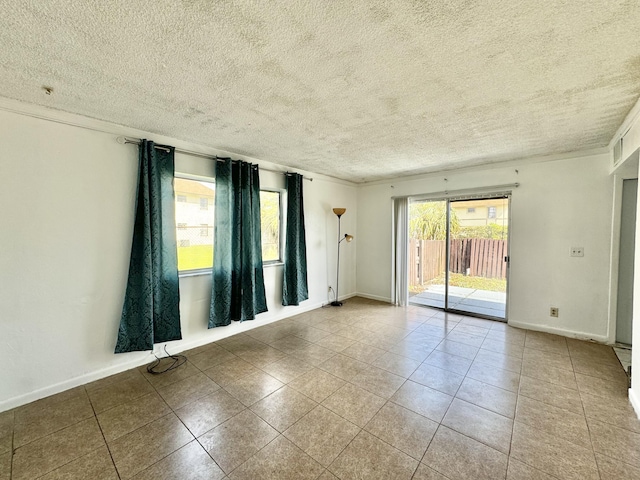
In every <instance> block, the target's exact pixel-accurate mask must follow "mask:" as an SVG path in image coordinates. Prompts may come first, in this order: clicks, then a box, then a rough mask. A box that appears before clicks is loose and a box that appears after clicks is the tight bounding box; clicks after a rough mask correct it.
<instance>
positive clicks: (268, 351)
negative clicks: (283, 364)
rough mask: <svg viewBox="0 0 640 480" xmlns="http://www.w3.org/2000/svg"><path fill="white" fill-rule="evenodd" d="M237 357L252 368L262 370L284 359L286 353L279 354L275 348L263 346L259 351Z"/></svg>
mask: <svg viewBox="0 0 640 480" xmlns="http://www.w3.org/2000/svg"><path fill="white" fill-rule="evenodd" d="M238 356H239V357H240V358H242V359H243V360H245V361H247V362H249V363H250V364H251V365H253V366H254V367H258V368H263V367H266V366H267V365H269V364H270V363H273V362H275V361H277V360H280V359H281V358H283V357H285V356H286V353H284V352H281V351H280V350H278V349H277V348H273V347H270V346H268V345H265V346H264V347H262V348H260V349H256V350H251V351H248V352H244V353H239V354H238Z"/></svg>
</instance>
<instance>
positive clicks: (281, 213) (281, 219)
mask: <svg viewBox="0 0 640 480" xmlns="http://www.w3.org/2000/svg"><path fill="white" fill-rule="evenodd" d="M260 191H261V192H272V193H277V194H278V200H279V204H278V207H279V215H278V259H277V260H267V261H265V260H264V259H262V266H263V267H272V266H276V265H284V232H285V219H284V207H285V203H284V196H285V195H284V194H285V192H286V190H285V189H284V188H272V187H262V186H261V187H260ZM260 209H261V210H262V203H261V204H260ZM260 215H261V216H260V221H262V211H261V212H260ZM261 236H262V233H261ZM261 241H262V238H261ZM260 248H262V245H260Z"/></svg>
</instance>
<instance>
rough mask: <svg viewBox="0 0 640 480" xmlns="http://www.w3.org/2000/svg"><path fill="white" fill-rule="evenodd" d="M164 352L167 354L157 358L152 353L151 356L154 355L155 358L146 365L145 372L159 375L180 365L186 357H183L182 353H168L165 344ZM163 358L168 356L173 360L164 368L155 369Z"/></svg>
mask: <svg viewBox="0 0 640 480" xmlns="http://www.w3.org/2000/svg"><path fill="white" fill-rule="evenodd" d="M164 353H166V354H167V356H166V357H162V358H158V356H157V355H156V354H155V353H154V354H153V356H154V357H156V359H155V360H154V361H153V362H151V363H150V364H149V365H147V372H149V373H151V374H152V375H160V374H161V373H166V372H168V371H170V370H174V369H176V368H178V367H180V366H181V365H183V364H184V363H185V362H186V361H187V357H185V356H184V355H169V352H167V346H166V345H165V346H164ZM165 358H170V359H172V360H173V363H172V364H171V365H169V366H168V367H167V368H165V369H164V370H159V371H157V370H155V368H156V367H157V366H158V365H160V362H162V360H164V359H165Z"/></svg>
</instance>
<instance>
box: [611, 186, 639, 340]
mask: <svg viewBox="0 0 640 480" xmlns="http://www.w3.org/2000/svg"><path fill="white" fill-rule="evenodd" d="M637 198H638V179H637V178H635V179H628V180H624V181H623V183H622V212H621V218H620V254H619V259H618V300H617V316H616V342H617V343H622V344H625V345H631V324H632V321H633V274H634V258H635V243H636V241H635V238H636V232H635V230H636V209H637Z"/></svg>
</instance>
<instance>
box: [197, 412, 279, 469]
mask: <svg viewBox="0 0 640 480" xmlns="http://www.w3.org/2000/svg"><path fill="white" fill-rule="evenodd" d="M277 436H278V432H277V431H276V430H275V429H274V428H272V427H271V426H269V424H268V423H267V422H265V421H264V420H262V419H261V418H260V417H258V416H257V415H256V414H255V413H253V412H251V411H250V410H245V411H243V412H242V413H239V414H238V415H236V416H235V417H233V418H231V419H229V420H227V421H226V422H224V423H223V424H222V425H218V426H217V427H216V428H214V429H213V430H209V431H208V432H207V433H205V434H204V435H202V436H201V437H199V438H198V441H199V442H200V444H201V445H202V446H203V447H204V448H205V450H207V451H208V452H209V455H211V457H212V458H213V459H214V460H215V461H216V463H217V464H218V465H219V466H220V468H222V470H224V471H225V472H226V473H227V474H229V473H230V472H231V471H233V470H234V469H235V468H237V467H238V466H240V465H241V464H242V463H244V462H245V461H246V460H247V459H249V458H250V457H251V456H252V455H254V454H255V453H257V452H258V451H259V450H260V449H261V448H262V447H264V446H265V445H267V444H268V443H269V442H271V441H272V440H273V439H274V438H276V437H277Z"/></svg>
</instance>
